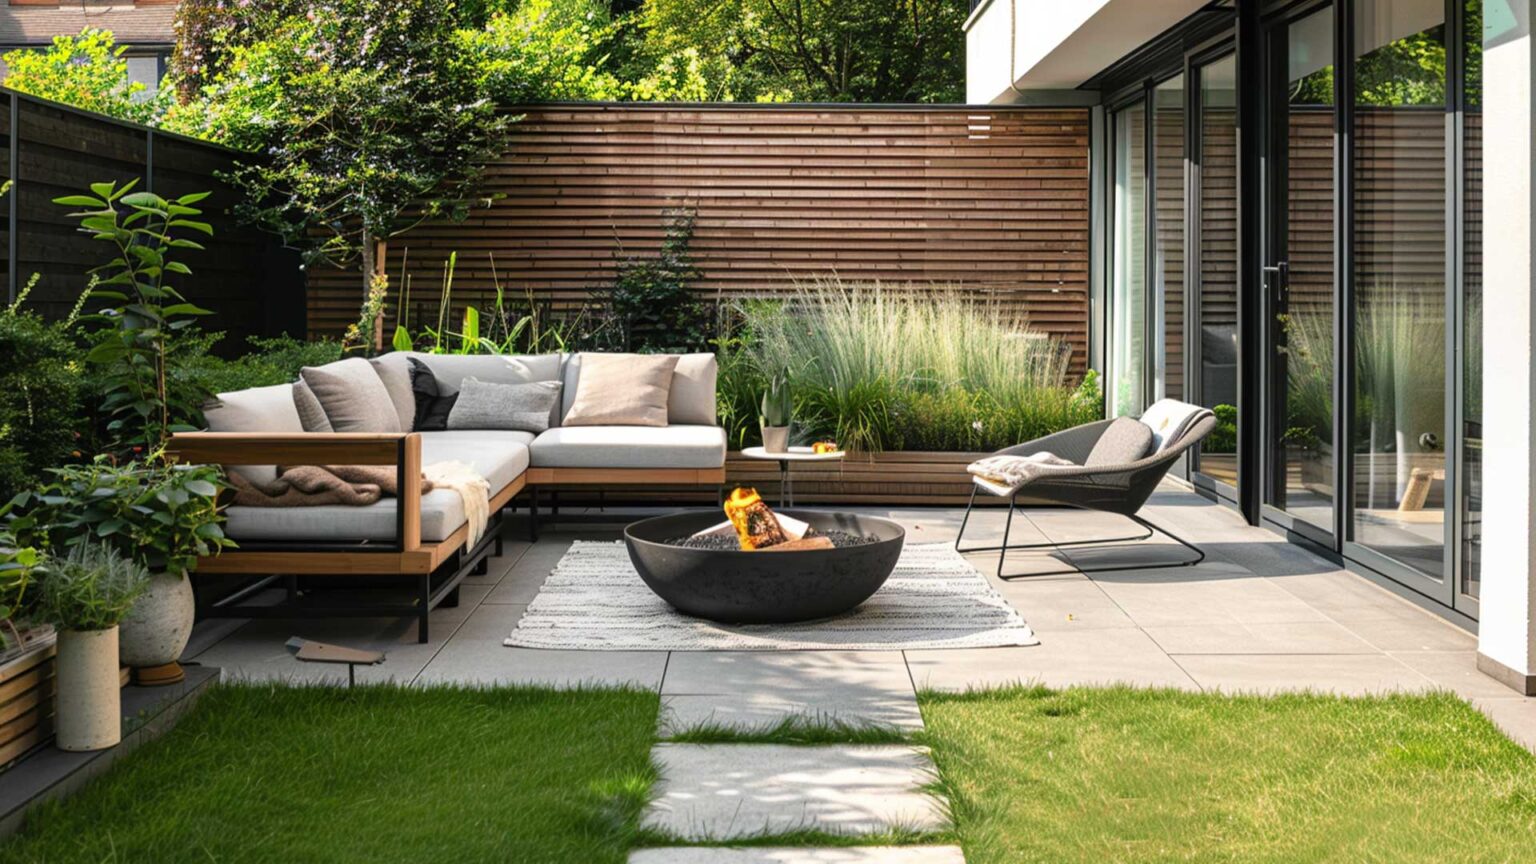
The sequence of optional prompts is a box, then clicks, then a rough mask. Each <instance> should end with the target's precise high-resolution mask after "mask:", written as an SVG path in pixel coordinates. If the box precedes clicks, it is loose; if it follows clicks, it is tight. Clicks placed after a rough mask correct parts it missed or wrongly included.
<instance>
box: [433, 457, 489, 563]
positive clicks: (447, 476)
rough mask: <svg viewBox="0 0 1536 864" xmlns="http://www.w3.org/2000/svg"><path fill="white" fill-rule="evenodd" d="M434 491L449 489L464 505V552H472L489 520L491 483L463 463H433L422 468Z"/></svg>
mask: <svg viewBox="0 0 1536 864" xmlns="http://www.w3.org/2000/svg"><path fill="white" fill-rule="evenodd" d="M421 473H422V475H423V476H424V477H426V478H427V479H428V480H430V481H432V486H433V488H435V489H452V490H453V491H455V492H457V493H459V498H460V499H461V500H463V502H464V521H465V523H466V524H468V525H469V539H468V540H467V541H466V542H465V545H464V548H465V549H473V548H474V547H475V544H476V543H479V542H480V538H481V537H482V536H483V535H484V534H485V526H486V523H488V522H490V520H491V484H490V483H488V482H487V481H486V479H485V478H484V477H481V476H480V475H479V474H476V473H475V469H473V468H471V467H470V466H468V465H465V464H464V463H463V462H434V463H433V464H431V465H428V466H427V467H426V468H424V469H422V472H421Z"/></svg>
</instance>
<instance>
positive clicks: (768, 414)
mask: <svg viewBox="0 0 1536 864" xmlns="http://www.w3.org/2000/svg"><path fill="white" fill-rule="evenodd" d="M793 413H794V401H793V398H792V395H791V394H790V392H789V370H788V369H785V370H784V371H783V372H780V373H779V374H777V375H774V376H773V377H772V378H770V379H769V380H768V389H767V391H765V392H764V393H763V401H762V414H761V415H760V416H759V417H758V425H759V426H760V428H761V429H762V433H763V449H764V450H767V451H768V452H769V453H785V452H788V450H789V424H790V421H791V415H792V414H793Z"/></svg>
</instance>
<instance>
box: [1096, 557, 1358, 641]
mask: <svg viewBox="0 0 1536 864" xmlns="http://www.w3.org/2000/svg"><path fill="white" fill-rule="evenodd" d="M1092 578H1093V580H1094V582H1095V583H1097V584H1098V586H1099V587H1100V588H1102V589H1103V590H1104V593H1105V594H1107V595H1109V597H1110V598H1111V599H1112V600H1114V601H1115V603H1116V604H1118V605H1119V606H1120V608H1121V609H1123V610H1125V614H1127V615H1129V616H1130V617H1131V620H1133V621H1135V622H1136V623H1137V624H1139V625H1141V626H1142V627H1159V626H1177V625H1201V624H1208V623H1211V622H1228V621H1236V622H1241V623H1245V624H1276V623H1293V622H1301V621H1314V622H1320V623H1326V622H1328V617H1327V616H1326V615H1324V614H1323V613H1321V612H1319V611H1317V610H1316V609H1313V608H1312V607H1311V606H1309V605H1307V604H1306V603H1305V602H1303V601H1301V600H1299V599H1297V598H1296V597H1295V596H1294V595H1292V594H1289V593H1287V592H1286V591H1284V590H1283V589H1281V588H1280V587H1278V586H1276V585H1274V584H1272V583H1270V582H1269V581H1268V580H1266V579H1264V578H1262V577H1259V576H1255V575H1254V574H1253V573H1252V572H1250V571H1248V570H1246V569H1243V568H1240V567H1237V566H1236V565H1232V564H1225V563H1212V564H1201V565H1199V566H1197V567H1184V568H1179V569H1177V570H1125V571H1120V572H1116V573H1096V574H1093V577H1092Z"/></svg>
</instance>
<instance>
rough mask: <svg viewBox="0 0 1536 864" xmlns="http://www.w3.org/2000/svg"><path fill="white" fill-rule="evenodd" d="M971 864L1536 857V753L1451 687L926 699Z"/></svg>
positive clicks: (944, 786)
mask: <svg viewBox="0 0 1536 864" xmlns="http://www.w3.org/2000/svg"><path fill="white" fill-rule="evenodd" d="M921 704H922V709H923V716H924V720H925V721H926V723H927V727H928V728H927V730H926V731H925V732H923V733H922V734H921V735H920V736H919V740H921V741H922V742H923V743H926V744H929V745H930V746H931V747H932V748H933V755H934V759H935V760H936V761H937V763H938V766H939V770H940V773H941V775H942V780H941V783H940V791H941V792H943V793H944V794H946V795H948V796H949V799H950V804H951V807H952V808H953V810H954V812H955V815H956V819H957V822H958V833H959V837H960V840H961V843H962V845H963V846H964V848H965V853H966V861H967V862H969V864H1003V862H1006V864H1022V862H1036V861H1038V862H1052V864H1057V862H1063V864H1065V862H1100V861H1115V862H1150V861H1198V862H1228V861H1230V862H1245V864H1246V862H1313V861H1337V862H1393V864H1398V862H1417V861H1424V862H1445V861H1456V862H1481V861H1488V862H1496V861H1497V862H1503V861H1529V860H1532V856H1536V845H1533V840H1532V838H1533V837H1536V757H1533V756H1532V755H1531V754H1530V753H1529V752H1527V751H1525V750H1524V749H1522V748H1521V747H1519V746H1518V745H1516V744H1514V743H1513V742H1511V741H1510V740H1509V739H1508V738H1507V737H1505V736H1504V735H1503V734H1502V733H1500V732H1499V731H1498V730H1497V729H1496V728H1495V727H1494V726H1493V725H1492V724H1491V723H1490V722H1489V721H1488V720H1487V719H1486V718H1484V717H1483V716H1482V715H1481V714H1479V713H1478V712H1477V711H1476V710H1475V709H1473V708H1472V707H1471V706H1469V705H1468V704H1467V703H1465V702H1464V701H1462V700H1460V699H1458V698H1456V697H1454V696H1451V695H1449V694H1441V695H1430V696H1408V695H1403V696H1388V697H1380V698H1369V699H1343V698H1335V697H1328V696H1309V695H1298V696H1282V697H1278V698H1259V697H1222V696H1216V695H1209V694H1193V693H1180V692H1167V691H1147V690H1132V689H1125V688H1114V689H1107V690H1090V689H1073V690H1066V691H1049V690H1044V689H1040V688H1016V689H1008V690H998V691H990V692H984V693H974V694H963V695H942V694H934V693H925V694H922V696H921Z"/></svg>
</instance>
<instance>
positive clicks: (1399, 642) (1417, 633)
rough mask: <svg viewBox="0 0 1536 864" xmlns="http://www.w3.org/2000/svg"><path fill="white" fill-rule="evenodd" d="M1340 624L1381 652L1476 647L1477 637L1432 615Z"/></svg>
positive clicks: (1475, 648)
mask: <svg viewBox="0 0 1536 864" xmlns="http://www.w3.org/2000/svg"><path fill="white" fill-rule="evenodd" d="M1426 617H1427V614H1426ZM1343 623H1344V626H1345V627H1348V628H1349V629H1350V630H1351V631H1352V632H1354V633H1355V634H1356V635H1358V636H1359V637H1360V638H1361V639H1364V640H1365V641H1367V642H1369V643H1371V644H1372V645H1374V646H1376V647H1377V648H1379V649H1381V650H1382V651H1475V650H1477V637H1475V636H1473V635H1472V634H1471V633H1468V632H1467V631H1465V630H1462V629H1461V628H1459V627H1456V626H1454V625H1452V624H1449V623H1447V622H1445V621H1440V620H1438V619H1435V618H1428V620H1424V619H1422V618H1421V619H1418V620H1414V619H1404V620H1396V619H1394V620H1375V619H1370V620H1364V621H1356V620H1345V621H1344V622H1343Z"/></svg>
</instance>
